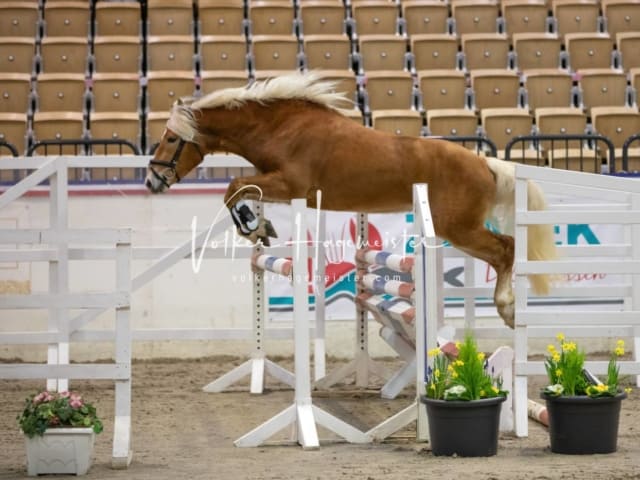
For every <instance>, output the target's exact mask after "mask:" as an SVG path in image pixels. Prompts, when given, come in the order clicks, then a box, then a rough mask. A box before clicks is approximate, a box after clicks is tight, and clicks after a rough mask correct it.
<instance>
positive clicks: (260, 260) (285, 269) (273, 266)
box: [251, 254, 293, 277]
mask: <svg viewBox="0 0 640 480" xmlns="http://www.w3.org/2000/svg"><path fill="white" fill-rule="evenodd" d="M251 264H252V265H253V266H254V267H257V268H259V269H262V270H267V271H268V272H273V273H277V274H278V275H284V276H285V277H290V276H291V272H292V270H293V263H292V262H291V260H288V259H286V258H280V257H274V256H272V255H265V254H262V255H256V256H254V257H253V258H252V259H251Z"/></svg>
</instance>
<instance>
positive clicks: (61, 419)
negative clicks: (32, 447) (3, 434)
mask: <svg viewBox="0 0 640 480" xmlns="http://www.w3.org/2000/svg"><path fill="white" fill-rule="evenodd" d="M18 424H19V425H20V428H21V429H22V431H23V432H24V433H25V435H27V436H28V437H30V438H31V437H34V436H35V435H43V434H44V432H45V430H46V429H48V428H64V427H67V428H68V427H82V428H92V429H93V431H94V432H95V433H100V432H102V429H103V426H102V421H101V420H100V419H99V418H98V415H97V413H96V409H95V407H94V406H93V405H92V404H90V403H87V402H85V401H84V400H83V399H82V397H80V395H78V394H76V393H70V392H61V393H56V392H46V391H45V392H41V393H39V394H37V395H31V396H30V397H28V398H27V399H26V400H25V404H24V410H23V411H22V414H20V415H19V416H18Z"/></svg>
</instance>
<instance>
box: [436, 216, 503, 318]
mask: <svg viewBox="0 0 640 480" xmlns="http://www.w3.org/2000/svg"><path fill="white" fill-rule="evenodd" d="M457 233H459V234H457V235H455V236H452V237H450V238H448V240H450V241H451V243H453V245H455V246H456V247H458V248H460V249H461V250H463V251H465V252H467V253H468V254H470V255H473V256H474V257H476V258H479V259H481V260H484V261H485V262H487V263H488V264H489V265H491V266H492V267H493V269H494V270H495V271H496V274H497V279H496V288H495V290H494V293H493V301H494V303H495V305H496V308H497V310H498V314H499V315H500V317H501V318H502V320H503V321H504V323H505V324H506V325H507V326H509V327H511V328H513V327H514V323H515V322H514V319H515V297H514V295H513V287H512V285H511V281H512V278H511V277H512V273H513V260H514V240H513V237H511V236H509V235H501V234H498V233H493V232H490V231H489V230H486V229H485V228H484V227H479V228H477V229H475V230H473V231H469V232H464V233H462V232H457Z"/></svg>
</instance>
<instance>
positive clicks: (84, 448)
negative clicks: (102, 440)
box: [18, 391, 102, 476]
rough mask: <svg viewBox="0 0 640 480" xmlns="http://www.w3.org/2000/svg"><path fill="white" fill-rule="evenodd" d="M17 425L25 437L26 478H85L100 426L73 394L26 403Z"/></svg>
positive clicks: (40, 395)
mask: <svg viewBox="0 0 640 480" xmlns="http://www.w3.org/2000/svg"><path fill="white" fill-rule="evenodd" d="M18 423H19V425H20V428H21V429H22V432H23V433H24V435H25V439H26V447H27V473H28V475H34V476H35V475H41V474H60V473H68V474H76V475H84V474H85V473H87V471H88V470H89V467H90V466H91V455H92V452H93V442H94V437H95V434H96V433H100V432H101V431H102V422H101V421H100V419H99V418H98V416H97V414H96V409H95V407H94V406H93V405H92V404H90V403H88V402H86V401H85V400H84V399H83V398H82V397H81V396H80V395H78V394H77V393H73V392H61V393H56V392H48V391H44V392H41V393H38V394H36V395H32V396H30V397H28V398H27V399H26V400H25V405H24V410H23V412H22V414H20V415H19V416H18Z"/></svg>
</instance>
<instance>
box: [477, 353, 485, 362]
mask: <svg viewBox="0 0 640 480" xmlns="http://www.w3.org/2000/svg"><path fill="white" fill-rule="evenodd" d="M478 360H480V361H481V362H483V361H484V353H482V352H480V353H478Z"/></svg>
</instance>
